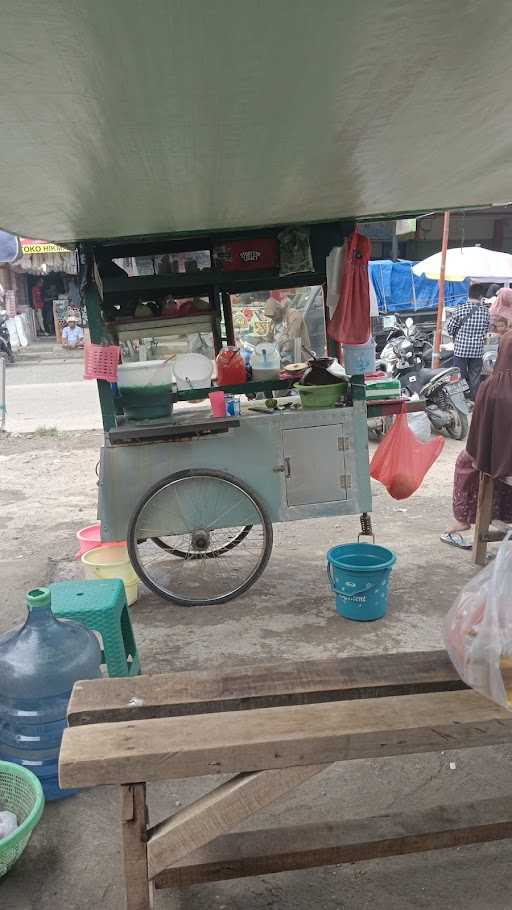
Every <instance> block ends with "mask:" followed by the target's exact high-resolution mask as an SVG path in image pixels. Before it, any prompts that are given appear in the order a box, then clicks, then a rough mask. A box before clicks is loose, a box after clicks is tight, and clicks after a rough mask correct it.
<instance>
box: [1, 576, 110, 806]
mask: <svg viewBox="0 0 512 910" xmlns="http://www.w3.org/2000/svg"><path fill="white" fill-rule="evenodd" d="M27 606H28V617H27V620H26V622H25V624H24V625H23V626H21V628H18V629H14V630H13V631H11V632H8V633H7V635H4V636H3V637H2V638H0V759H1V760H3V761H10V762H15V763H16V764H18V765H23V767H25V768H28V769H29V770H30V771H33V772H34V774H36V775H37V777H38V778H39V780H40V781H41V785H42V787H43V791H44V795H45V797H46V799H47V800H52V799H62V798H63V797H65V796H71V795H72V794H73V793H74V792H76V791H74V790H61V789H60V787H59V783H58V762H59V750H60V743H61V739H62V734H63V732H64V728H65V726H66V723H67V721H66V712H67V707H68V702H69V697H70V695H71V689H72V688H73V685H74V683H75V682H76V681H77V680H79V679H96V678H97V677H99V676H101V672H100V663H101V651H100V646H99V643H98V639H97V638H96V636H95V635H94V633H93V632H90V631H89V629H86V628H85V626H83V625H81V624H80V623H77V622H68V621H62V620H59V619H56V618H55V617H54V615H53V613H52V611H51V596H50V591H49V590H48V588H36V590H34V591H30V592H29V594H27Z"/></svg>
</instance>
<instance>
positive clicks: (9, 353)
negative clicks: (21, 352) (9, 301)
mask: <svg viewBox="0 0 512 910" xmlns="http://www.w3.org/2000/svg"><path fill="white" fill-rule="evenodd" d="M7 318H8V317H7V311H6V310H0V357H4V358H5V359H6V360H7V361H8V362H9V363H14V360H15V357H14V354H13V350H12V347H11V336H10V335H9V329H8V327H7Z"/></svg>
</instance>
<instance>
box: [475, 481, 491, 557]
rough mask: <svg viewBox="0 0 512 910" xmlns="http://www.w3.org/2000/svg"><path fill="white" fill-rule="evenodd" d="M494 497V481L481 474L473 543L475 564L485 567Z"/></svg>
mask: <svg viewBox="0 0 512 910" xmlns="http://www.w3.org/2000/svg"><path fill="white" fill-rule="evenodd" d="M493 497H494V480H493V479H492V477H489V475H488V474H483V473H482V472H480V483H479V485H478V504H477V510H476V524H475V537H474V541H473V562H474V563H475V564H476V565H477V566H485V564H486V560H487V541H486V539H485V535H486V534H487V532H488V530H489V525H490V523H491V521H492V502H493Z"/></svg>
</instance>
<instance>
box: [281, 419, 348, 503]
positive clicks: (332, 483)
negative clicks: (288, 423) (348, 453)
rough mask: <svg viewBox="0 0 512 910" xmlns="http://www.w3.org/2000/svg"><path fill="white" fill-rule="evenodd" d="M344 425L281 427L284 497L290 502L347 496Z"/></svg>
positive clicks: (343, 498)
mask: <svg viewBox="0 0 512 910" xmlns="http://www.w3.org/2000/svg"><path fill="white" fill-rule="evenodd" d="M345 447H346V440H345V438H344V436H343V427H342V426H340V425H330V426H329V425H328V426H321V427H304V428H303V429H296V430H284V431H283V455H284V464H285V479H286V501H287V503H288V505H289V506H305V505H310V504H313V503H316V502H337V501H340V500H346V499H347V488H349V487H350V477H349V476H348V475H347V472H346V469H345Z"/></svg>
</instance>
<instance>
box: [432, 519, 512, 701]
mask: <svg viewBox="0 0 512 910" xmlns="http://www.w3.org/2000/svg"><path fill="white" fill-rule="evenodd" d="M446 620H447V621H446V629H445V643H446V649H447V651H448V654H449V655H450V658H451V660H452V663H453V664H454V666H455V669H456V670H457V672H458V674H459V675H460V676H461V677H462V679H463V680H464V682H466V683H467V684H468V686H471V687H472V688H473V689H476V690H477V691H478V692H481V693H482V695H486V696H487V697H488V698H491V699H492V700H493V701H495V702H497V703H498V704H499V705H503V707H505V708H509V710H512V540H511V537H510V534H509V535H508V536H507V538H506V539H505V540H504V541H503V543H502V544H501V546H500V548H499V550H498V555H497V557H496V560H495V562H493V563H491V564H490V565H488V566H487V567H486V568H485V569H483V570H482V572H479V573H478V575H475V577H474V578H472V579H471V581H469V582H468V583H467V585H465V586H464V587H463V589H462V591H461V592H460V594H459V596H458V598H457V600H456V601H455V603H454V605H453V607H451V609H450V610H449V611H448V616H447V618H446Z"/></svg>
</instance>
